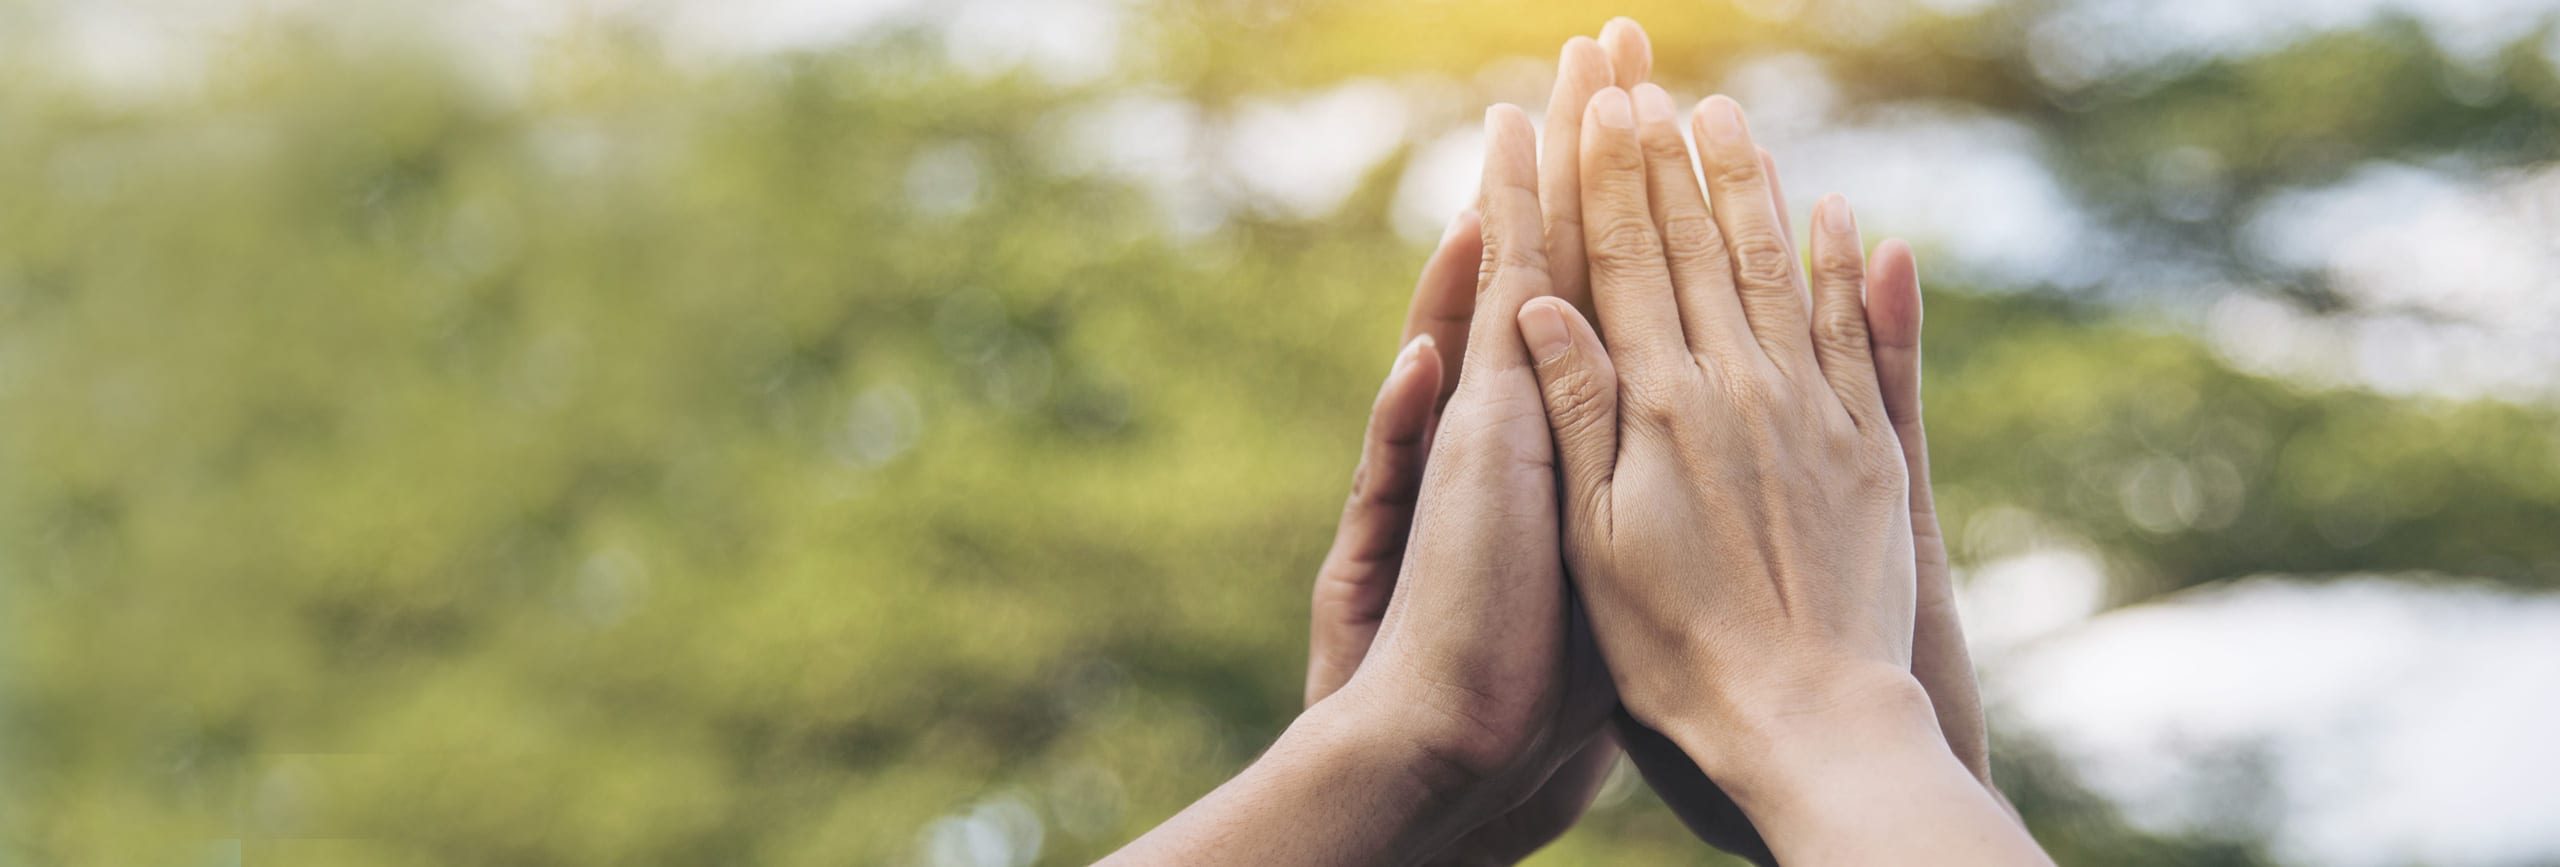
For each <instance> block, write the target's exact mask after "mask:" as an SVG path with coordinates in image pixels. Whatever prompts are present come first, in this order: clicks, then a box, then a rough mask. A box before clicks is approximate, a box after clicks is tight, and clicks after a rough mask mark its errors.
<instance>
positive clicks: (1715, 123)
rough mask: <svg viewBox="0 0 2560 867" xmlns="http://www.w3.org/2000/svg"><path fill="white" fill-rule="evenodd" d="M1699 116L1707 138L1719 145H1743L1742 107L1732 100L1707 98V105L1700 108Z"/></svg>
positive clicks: (1720, 97) (1714, 97)
mask: <svg viewBox="0 0 2560 867" xmlns="http://www.w3.org/2000/svg"><path fill="white" fill-rule="evenodd" d="M1698 116H1699V120H1700V121H1701V123H1700V124H1699V125H1700V126H1703V127H1706V133H1707V138H1710V139H1713V140H1715V141H1716V142H1717V143H1718V144H1728V145H1738V144H1741V143H1742V138H1743V132H1742V106H1741V105H1738V104H1736V103H1735V102H1734V101H1733V100H1732V99H1731V98H1729V97H1724V96H1710V97H1707V101H1706V103H1705V104H1703V105H1700V106H1698Z"/></svg>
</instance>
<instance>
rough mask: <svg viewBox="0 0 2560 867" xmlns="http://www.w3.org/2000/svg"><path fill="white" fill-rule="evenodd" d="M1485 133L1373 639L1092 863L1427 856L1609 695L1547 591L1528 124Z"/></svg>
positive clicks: (1542, 779)
mask: <svg viewBox="0 0 2560 867" xmlns="http://www.w3.org/2000/svg"><path fill="white" fill-rule="evenodd" d="M1485 127H1486V154H1485V175H1484V182H1483V186H1482V189H1483V191H1484V192H1483V197H1482V202H1481V204H1480V206H1479V210H1480V212H1481V213H1482V215H1483V216H1482V221H1481V222H1482V232H1481V234H1482V237H1483V242H1482V243H1483V249H1482V252H1481V254H1480V256H1479V257H1478V266H1477V273H1478V277H1477V280H1476V283H1475V286H1476V291H1475V298H1474V304H1473V311H1472V315H1471V317H1470V320H1469V322H1468V329H1467V334H1466V342H1465V344H1464V345H1465V349H1464V352H1463V353H1462V357H1463V363H1462V365H1461V369H1460V372H1459V373H1458V376H1457V387H1456V388H1455V389H1454V390H1452V392H1451V395H1450V398H1449V403H1448V406H1447V409H1446V411H1445V412H1444V413H1442V414H1441V416H1440V420H1439V422H1438V427H1437V430H1436V432H1433V433H1431V434H1429V439H1430V441H1431V444H1430V452H1429V459H1428V465H1427V467H1426V468H1425V469H1424V471H1423V473H1422V482H1421V489H1420V499H1419V505H1418V506H1417V507H1416V509H1415V512H1414V515H1413V529H1412V534H1411V540H1410V543H1409V546H1408V548H1407V551H1406V553H1405V556H1404V559H1403V564H1402V571H1401V573H1400V574H1399V575H1398V577H1397V579H1396V581H1395V585H1394V588H1393V590H1392V598H1391V599H1390V601H1389V603H1388V606H1387V610H1386V613H1385V615H1384V616H1383V617H1382V618H1381V619H1380V620H1379V621H1378V624H1377V631H1376V637H1375V638H1374V640H1373V641H1372V642H1371V644H1370V646H1369V647H1368V649H1367V652H1366V654H1365V655H1364V656H1362V657H1361V658H1360V659H1359V661H1358V662H1357V666H1356V671H1355V672H1354V673H1353V674H1352V675H1351V677H1350V679H1349V680H1348V681H1347V682H1345V683H1344V684H1343V685H1342V686H1341V688H1340V689H1337V690H1335V691H1333V693H1332V694H1331V695H1328V696H1326V697H1324V698H1323V699H1322V700H1320V701H1318V702H1316V704H1315V706H1314V707H1312V708H1310V709H1309V710H1308V711H1307V712H1306V713H1305V714H1303V715H1301V716H1300V718H1299V720H1298V721H1297V723H1295V724H1293V725H1291V727H1290V729H1289V731H1288V732H1287V733H1285V734H1284V735H1283V736H1282V737H1281V740H1280V742H1279V743H1278V744H1275V745H1274V746H1273V748H1272V750H1271V751H1270V752H1269V753H1266V754H1265V755H1264V757H1263V758H1262V759H1261V760H1260V761H1257V762H1256V763H1255V764H1254V765H1253V766H1252V767H1250V768H1248V769H1246V770H1245V772H1244V773H1242V774H1240V775H1238V776H1237V777H1236V778H1235V779H1234V780H1231V781H1229V782H1228V783H1227V784H1226V785H1225V786H1222V787H1220V788H1219V789H1218V790H1217V791H1215V792H1212V793H1210V795H1209V796H1208V797H1206V798H1203V799H1202V800H1201V801H1200V802H1199V803H1196V804H1193V805H1192V806H1191V807H1190V808H1188V809H1186V810H1184V811H1183V812H1182V813H1181V814H1179V815H1176V816H1175V817H1174V818H1173V819H1171V820H1169V821H1167V822H1166V823H1165V824H1164V825H1162V826H1159V827H1158V828H1156V829H1155V830H1154V831H1151V832H1149V833H1148V834H1147V835H1146V836H1144V837H1141V838H1140V839H1138V840H1137V841H1135V842H1133V843H1131V844H1130V845H1129V846H1128V847H1127V848H1125V849H1123V850H1122V851H1121V852H1119V853H1117V854H1115V855H1114V856H1113V857H1112V858H1111V859H1109V862H1110V863H1114V864H1155V863H1164V864H1204V863H1206V864H1219V863H1238V864H1246V863H1250V864H1290V863H1304V864H1340V863H1406V862H1410V861H1417V860H1421V859H1424V858H1427V857H1433V856H1435V855H1439V854H1442V853H1447V852H1449V851H1450V847H1451V845H1452V844H1454V843H1456V842H1458V841H1459V840H1460V838H1461V837H1462V836H1464V835H1465V834H1466V833H1467V832H1469V831H1471V830H1474V829H1476V828H1479V827H1481V826H1484V825H1485V824H1486V823H1487V822H1489V821H1491V820H1493V819H1494V818H1495V817H1498V816H1501V815H1503V814H1505V813H1508V812H1510V811H1512V810H1514V809H1515V808H1518V807H1520V806H1521V805H1523V804H1524V803H1526V802H1528V801H1529V800H1530V799H1531V798H1532V796H1533V795H1535V794H1536V793H1537V792H1538V791H1539V790H1540V789H1541V788H1543V787H1544V786H1545V785H1546V784H1547V782H1548V781H1549V780H1550V779H1552V778H1553V777H1554V776H1555V775H1556V771H1557V769H1558V768H1559V767H1561V766H1563V765H1565V764H1566V763H1567V762H1568V761H1569V760H1571V759H1572V758H1573V757H1574V756H1576V755H1577V754H1579V753H1581V752H1582V751H1583V750H1584V749H1585V748H1586V747H1587V746H1588V745H1589V744H1590V743H1591V742H1592V741H1593V739H1594V738H1596V737H1598V736H1599V735H1600V733H1601V731H1602V729H1603V728H1604V727H1605V725H1606V724H1607V722H1608V718H1609V712H1610V708H1612V707H1614V706H1615V704H1616V699H1615V697H1614V696H1613V695H1612V694H1611V682H1610V679H1609V676H1608V674H1607V672H1606V671H1605V670H1603V669H1602V668H1601V666H1600V662H1599V655H1598V651H1597V649H1596V648H1595V647H1594V646H1593V645H1592V643H1591V640H1590V636H1589V633H1588V631H1587V630H1585V629H1582V628H1580V627H1579V624H1580V623H1581V621H1580V619H1579V618H1577V617H1575V616H1574V612H1573V601H1572V597H1571V594H1570V593H1569V592H1568V590H1567V588H1566V584H1565V577H1564V566H1563V552H1562V550H1561V548H1560V542H1559V539H1558V535H1557V534H1558V527H1559V521H1558V516H1557V514H1556V502H1557V500H1556V488H1555V484H1556V481H1555V480H1556V475H1555V455H1554V452H1553V448H1552V446H1553V440H1552V439H1551V437H1550V436H1549V435H1548V430H1547V422H1546V417H1545V412H1544V408H1543V404H1542V402H1541V400H1540V398H1539V394H1538V380H1537V377H1536V375H1535V373H1534V372H1532V370H1531V368H1530V360H1529V354H1528V350H1527V349H1526V347H1524V346H1523V345H1522V343H1521V340H1520V336H1519V332H1518V330H1517V328H1516V326H1515V325H1514V324H1513V323H1514V322H1515V321H1516V318H1517V316H1518V315H1519V311H1520V309H1521V307H1522V305H1523V304H1525V303H1527V302H1528V301H1529V300H1530V299H1532V298H1537V297H1541V296H1544V295H1546V294H1547V292H1548V289H1549V287H1550V285H1551V284H1550V281H1549V277H1548V272H1547V263H1546V255H1545V250H1544V247H1545V243H1544V241H1545V239H1544V230H1543V227H1542V226H1541V225H1540V221H1541V217H1540V210H1539V206H1538V179H1537V151H1536V147H1537V145H1536V135H1535V132H1534V131H1533V129H1532V127H1531V125H1530V122H1529V119H1528V117H1527V116H1526V115H1525V114H1522V113H1521V112H1520V111H1519V110H1518V109H1516V108H1511V107H1509V106H1498V107H1496V108H1495V109H1493V110H1492V111H1489V112H1487V113H1486V117H1485ZM1433 343H1435V344H1436V343H1437V340H1436V339H1435V340H1434V341H1433ZM1413 363H1414V364H1416V365H1420V364H1426V362H1420V361H1415V362H1413ZM1411 375H1413V376H1420V375H1421V374H1419V373H1416V374H1411ZM1391 378H1392V377H1391ZM1409 387H1417V388H1418V386H1409ZM1311 827H1322V828H1327V829H1329V830H1328V832H1327V833H1324V834H1309V833H1307V829H1308V828H1311Z"/></svg>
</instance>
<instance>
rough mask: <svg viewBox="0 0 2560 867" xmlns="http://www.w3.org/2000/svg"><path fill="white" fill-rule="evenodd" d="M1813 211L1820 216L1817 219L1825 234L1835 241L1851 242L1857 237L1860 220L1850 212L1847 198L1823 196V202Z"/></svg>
mask: <svg viewBox="0 0 2560 867" xmlns="http://www.w3.org/2000/svg"><path fill="white" fill-rule="evenodd" d="M1813 210H1814V212H1815V213H1816V214H1818V215H1819V216H1818V217H1817V219H1818V220H1819V222H1820V223H1821V225H1822V231H1823V233H1824V234H1826V235H1829V236H1831V238H1832V239H1833V240H1835V241H1850V240H1854V239H1855V238H1856V237H1857V234H1858V218H1857V215H1856V214H1855V213H1853V212H1851V211H1850V210H1849V199H1848V198H1847V197H1845V196H1842V195H1840V194H1839V193H1832V194H1830V195H1826V196H1823V197H1822V200H1821V201H1819V202H1816V203H1814V206H1813ZM1852 255H1854V253H1853V254H1852Z"/></svg>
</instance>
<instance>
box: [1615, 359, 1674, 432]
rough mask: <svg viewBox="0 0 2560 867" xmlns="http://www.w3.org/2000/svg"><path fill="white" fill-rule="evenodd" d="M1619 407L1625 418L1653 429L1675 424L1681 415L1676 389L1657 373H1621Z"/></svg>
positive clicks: (1661, 428)
mask: <svg viewBox="0 0 2560 867" xmlns="http://www.w3.org/2000/svg"><path fill="white" fill-rule="evenodd" d="M1618 391H1619V395H1618V396H1619V401H1620V405H1621V406H1622V407H1623V408H1622V409H1621V410H1619V411H1620V412H1621V413H1623V414H1625V415H1626V416H1627V417H1628V418H1630V419H1633V420H1635V421H1637V422H1640V423H1642V424H1644V425H1647V426H1649V427H1651V428H1653V429H1655V430H1665V429H1670V428H1673V427H1677V424H1676V422H1677V421H1678V420H1679V419H1680V416H1681V412H1680V403H1681V402H1680V400H1679V397H1678V395H1679V389H1678V387H1677V386H1675V385H1674V384H1673V383H1671V382H1669V381H1668V377H1664V376H1661V375H1659V374H1644V373H1637V372H1630V373H1628V374H1624V375H1622V376H1620V378H1619V383H1618Z"/></svg>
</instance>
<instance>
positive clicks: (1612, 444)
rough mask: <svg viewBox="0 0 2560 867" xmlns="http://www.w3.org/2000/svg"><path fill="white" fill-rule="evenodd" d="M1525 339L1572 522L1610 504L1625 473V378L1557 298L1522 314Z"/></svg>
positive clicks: (1578, 315) (1578, 317) (1581, 321)
mask: <svg viewBox="0 0 2560 867" xmlns="http://www.w3.org/2000/svg"><path fill="white" fill-rule="evenodd" d="M1520 339H1521V342H1522V343H1525V344H1527V346H1528V349H1529V357H1530V359H1531V361H1532V363H1533V364H1534V365H1535V366H1536V368H1537V371H1538V391H1539V393H1540V394H1541V396H1543V397H1544V398H1545V399H1546V405H1547V427H1548V428H1549V429H1550V430H1551V431H1553V433H1554V434H1555V441H1556V463H1557V465H1558V475H1559V476H1561V477H1562V480H1563V486H1564V487H1563V500H1564V502H1565V504H1566V508H1565V514H1566V515H1567V516H1568V519H1570V517H1569V516H1572V515H1574V514H1575V513H1576V511H1577V510H1585V511H1583V512H1582V513H1583V514H1585V515H1594V514H1601V513H1599V512H1596V511H1588V510H1596V509H1597V508H1598V507H1599V505H1600V504H1602V503H1605V502H1607V501H1608V490H1609V483H1610V479H1611V478H1612V477H1614V476H1615V475H1616V473H1617V465H1618V373H1617V369H1616V368H1615V367H1612V366H1611V365H1610V364H1609V352H1608V350H1606V349H1604V348H1602V347H1601V345H1600V335H1599V334H1598V333H1596V332H1594V331H1592V330H1591V323H1590V322H1589V321H1588V320H1585V319H1583V318H1582V312H1581V311H1578V310H1575V309H1573V305H1571V304H1567V303H1565V302H1563V301H1561V300H1559V299H1556V298H1539V299H1535V300H1532V301H1530V302H1529V303H1527V304H1525V305H1522V306H1521V308H1520Z"/></svg>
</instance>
